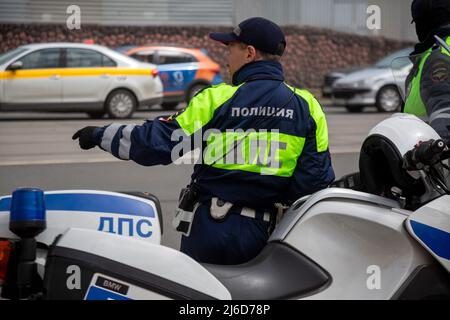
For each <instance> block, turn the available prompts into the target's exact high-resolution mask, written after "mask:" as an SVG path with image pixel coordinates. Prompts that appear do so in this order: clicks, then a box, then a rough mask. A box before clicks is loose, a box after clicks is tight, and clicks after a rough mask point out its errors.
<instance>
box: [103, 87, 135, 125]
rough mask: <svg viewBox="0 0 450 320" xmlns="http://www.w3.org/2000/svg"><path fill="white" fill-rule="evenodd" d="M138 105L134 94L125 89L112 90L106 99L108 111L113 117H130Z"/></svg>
mask: <svg viewBox="0 0 450 320" xmlns="http://www.w3.org/2000/svg"><path fill="white" fill-rule="evenodd" d="M136 106H137V101H136V98H135V97H134V95H133V94H132V93H131V92H129V91H127V90H123V89H120V90H116V91H113V92H111V93H110V94H109V96H108V98H107V99H106V111H107V112H108V115H109V116H110V117H111V118H113V119H125V118H130V117H131V115H132V114H133V112H134V110H135V109H136Z"/></svg>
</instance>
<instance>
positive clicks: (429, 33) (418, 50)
mask: <svg viewBox="0 0 450 320" xmlns="http://www.w3.org/2000/svg"><path fill="white" fill-rule="evenodd" d="M411 12H412V17H413V21H414V23H415V25H416V33H417V36H418V39H419V43H418V44H416V46H415V50H414V52H413V53H412V54H411V59H412V61H413V63H414V66H413V69H412V70H411V72H410V74H409V76H408V78H407V79H406V88H407V89H406V92H407V99H406V103H405V106H404V109H403V111H404V112H406V113H410V114H414V115H416V116H426V117H428V121H429V123H430V125H431V126H432V127H433V128H434V129H435V130H436V131H437V133H438V134H439V135H440V136H441V137H442V138H443V139H446V140H447V142H450V52H448V51H447V50H445V49H444V48H443V47H442V46H439V45H437V44H436V39H435V38H434V36H435V35H437V36H439V37H440V38H441V39H443V40H444V41H446V43H447V44H449V45H450V1H449V0H414V1H413V2H412V6H411Z"/></svg>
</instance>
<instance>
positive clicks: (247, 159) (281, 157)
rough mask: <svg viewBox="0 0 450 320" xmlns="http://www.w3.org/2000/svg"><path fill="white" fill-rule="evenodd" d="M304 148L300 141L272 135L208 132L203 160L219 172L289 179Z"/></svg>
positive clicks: (298, 138)
mask: <svg viewBox="0 0 450 320" xmlns="http://www.w3.org/2000/svg"><path fill="white" fill-rule="evenodd" d="M304 144H305V138H303V137H298V136H293V135H289V134H283V133H279V132H275V131H267V130H259V131H249V130H247V131H245V132H244V131H243V130H242V131H241V132H239V131H234V132H220V131H218V130H217V131H215V132H213V130H211V133H210V134H209V135H208V137H207V147H206V148H205V150H204V152H203V157H204V158H203V160H204V163H206V164H209V165H211V164H213V165H212V166H213V167H215V168H219V169H225V170H242V171H248V172H255V173H259V174H261V175H272V176H279V177H290V176H292V174H293V173H294V171H295V168H296V166H297V160H298V158H299V157H300V155H301V153H302V151H303V146H304Z"/></svg>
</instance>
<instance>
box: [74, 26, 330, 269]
mask: <svg viewBox="0 0 450 320" xmlns="http://www.w3.org/2000/svg"><path fill="white" fill-rule="evenodd" d="M210 37H211V38H212V39H213V40H216V41H219V42H221V43H223V44H225V45H226V46H227V49H228V68H229V72H230V76H231V78H232V84H231V85H228V84H220V85H217V86H212V87H209V88H206V89H204V90H202V91H201V92H199V93H198V94H197V95H196V96H195V97H194V98H192V100H191V101H190V102H189V104H188V106H187V107H186V109H185V110H183V111H182V112H181V113H179V114H176V115H174V116H171V117H169V118H159V119H156V120H153V121H146V122H145V123H144V124H142V125H120V124H112V125H109V126H106V127H103V128H95V127H86V128H83V129H81V130H79V131H78V132H77V133H75V135H74V137H73V138H74V139H77V138H79V143H80V146H81V148H83V149H89V148H92V147H94V146H100V147H101V148H102V149H104V150H106V151H109V152H111V153H112V154H113V155H114V156H116V157H118V158H120V159H123V160H128V159H131V160H133V161H135V162H137V163H139V164H141V165H146V166H149V165H156V164H163V165H167V164H169V163H171V162H173V161H174V160H175V159H174V156H173V155H172V153H174V152H172V151H173V150H174V149H175V148H177V143H178V140H177V139H173V134H174V132H178V133H179V132H180V131H181V132H182V134H181V136H184V138H190V137H191V138H192V137H194V136H195V135H196V134H197V133H198V132H200V131H203V132H207V131H210V132H213V133H214V134H211V135H210V136H208V137H207V138H204V139H203V143H202V145H201V149H202V153H203V157H202V158H203V163H198V164H196V166H195V167H194V173H193V175H192V182H191V184H190V186H189V192H188V193H189V194H190V196H188V197H184V196H183V197H182V198H183V199H185V198H188V199H189V201H191V198H194V200H193V201H194V202H195V206H194V209H193V210H192V211H193V212H194V213H195V214H194V215H193V218H192V219H193V220H191V221H182V222H188V223H187V224H188V225H189V226H188V227H187V229H186V228H184V227H185V226H182V227H180V226H181V225H182V224H183V223H180V224H178V227H179V230H184V231H183V232H184V235H183V236H182V240H181V251H182V252H184V253H186V254H188V255H190V256H191V257H193V258H194V259H196V260H198V261H200V262H204V263H215V264H240V263H244V262H246V261H249V260H250V259H252V258H254V257H255V256H256V255H257V254H258V253H259V252H260V251H261V250H262V248H263V247H264V246H265V244H266V242H267V240H268V237H269V232H270V229H271V227H272V226H273V224H274V223H275V215H276V213H277V209H276V208H275V207H274V204H275V203H284V204H290V203H292V202H293V201H295V200H296V199H298V198H299V197H302V196H304V195H308V194H312V193H314V192H316V191H318V190H320V189H323V188H326V187H327V186H328V185H329V184H330V183H331V182H332V181H333V180H334V172H333V169H332V166H331V159H330V154H329V151H328V131H327V123H326V119H325V115H324V113H323V111H322V108H321V106H320V105H319V103H318V101H317V100H316V99H315V98H314V97H313V96H312V95H311V94H310V93H309V92H308V91H306V90H299V89H296V88H294V87H291V86H289V85H287V84H286V83H285V82H284V76H283V70H282V66H281V64H280V62H279V60H280V57H281V56H282V55H283V52H284V50H285V47H286V41H285V37H284V34H283V32H282V30H281V29H280V27H279V26H278V25H276V24H275V23H273V22H271V21H269V20H267V19H264V18H259V17H257V18H250V19H248V20H245V21H243V22H242V23H240V24H239V26H238V27H236V28H235V29H234V30H233V32H231V33H212V34H210ZM177 136H180V135H179V134H178V135H177ZM211 137H214V139H212V138H211ZM174 140H175V141H174ZM229 141H231V143H228V142H229ZM254 141H256V142H257V144H256V147H255V144H252V142H254ZM188 145H191V144H190V143H188ZM224 145H225V146H226V147H225V148H224V147H223V146H224ZM251 145H252V146H253V148H252V147H251ZM211 147H215V148H212V149H213V150H216V151H217V150H219V151H220V152H222V153H221V154H220V156H217V154H215V153H214V152H210V151H211ZM238 150H240V160H237V161H236V159H237V158H239V157H238V156H232V157H229V155H230V154H231V153H232V151H234V152H236V153H238V154H239V152H237V151H238ZM219 151H218V153H220V152H219ZM252 151H253V152H254V154H253V155H256V158H254V157H253V156H249V154H251V153H252ZM230 152H231V153H230ZM175 154H176V156H175V157H177V156H179V155H181V154H183V152H178V151H177V152H175ZM230 158H231V160H232V161H229V160H230ZM268 158H270V159H271V160H270V161H268V160H267V159H268ZM224 159H225V160H224ZM272 160H273V161H272ZM192 190H194V191H193V192H191V191H192ZM183 194H184V193H183ZM192 195H194V196H192ZM181 203H184V200H183V201H181ZM191 205H192V204H191ZM180 207H183V208H184V207H185V206H184V204H183V205H181V204H180ZM188 211H189V210H188Z"/></svg>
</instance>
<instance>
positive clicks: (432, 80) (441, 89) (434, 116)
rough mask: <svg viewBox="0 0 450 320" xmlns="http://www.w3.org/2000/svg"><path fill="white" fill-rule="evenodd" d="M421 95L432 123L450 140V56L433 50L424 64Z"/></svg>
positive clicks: (440, 133)
mask: <svg viewBox="0 0 450 320" xmlns="http://www.w3.org/2000/svg"><path fill="white" fill-rule="evenodd" d="M420 87H421V89H420V95H421V97H422V99H423V103H424V104H425V106H426V109H427V115H428V118H429V122H430V125H431V126H432V127H433V129H435V130H436V131H437V133H438V134H439V135H440V136H441V137H442V138H444V139H447V140H450V131H449V130H450V56H448V55H446V54H441V53H440V52H439V51H437V50H436V51H435V52H433V53H432V54H431V55H430V57H429V58H428V59H427V61H426V62H425V64H424V66H423V72H422V78H421V86H420Z"/></svg>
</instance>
